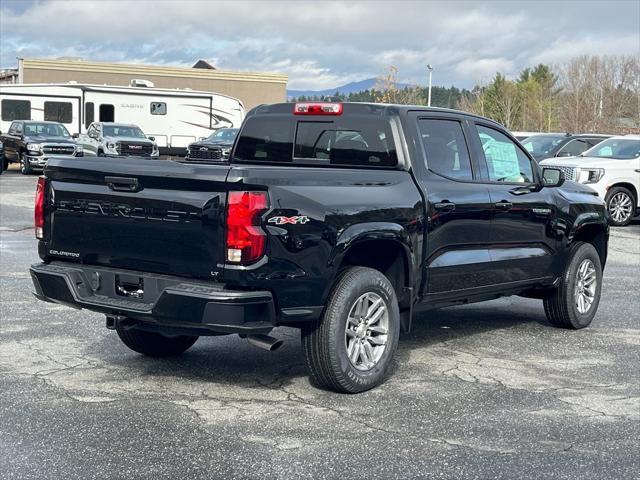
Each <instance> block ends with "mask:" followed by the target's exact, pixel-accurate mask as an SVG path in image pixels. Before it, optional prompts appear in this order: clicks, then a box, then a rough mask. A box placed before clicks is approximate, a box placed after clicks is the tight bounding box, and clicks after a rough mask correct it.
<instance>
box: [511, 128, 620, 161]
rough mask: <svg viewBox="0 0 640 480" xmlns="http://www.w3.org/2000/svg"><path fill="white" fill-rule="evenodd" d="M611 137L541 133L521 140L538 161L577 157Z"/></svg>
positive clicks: (586, 134)
mask: <svg viewBox="0 0 640 480" xmlns="http://www.w3.org/2000/svg"><path fill="white" fill-rule="evenodd" d="M610 137H611V135H598V134H596V133H585V134H580V135H572V134H570V133H566V134H562V133H540V134H538V135H531V136H530V137H526V138H524V139H522V140H520V143H522V145H523V146H524V148H525V149H526V150H527V151H528V152H529V153H530V154H531V156H532V157H533V158H535V159H536V160H537V161H541V160H545V159H547V158H553V157H577V156H578V155H580V154H581V153H582V152H586V151H587V150H589V149H590V148H591V147H593V146H594V145H597V144H599V143H600V142H601V141H603V140H606V139H607V138H610Z"/></svg>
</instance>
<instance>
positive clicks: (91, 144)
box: [77, 122, 160, 157]
mask: <svg viewBox="0 0 640 480" xmlns="http://www.w3.org/2000/svg"><path fill="white" fill-rule="evenodd" d="M77 137H78V141H79V142H80V143H81V144H82V145H83V146H84V151H85V153H86V154H87V155H92V156H98V157H119V156H124V157H127V156H132V155H135V156H137V157H158V156H160V152H159V150H158V145H157V144H156V142H155V138H153V137H147V136H146V135H145V134H144V133H143V132H142V129H141V128H140V127H138V126H137V125H131V124H128V123H111V122H94V123H92V124H91V125H89V128H88V129H87V133H81V134H80V135H78V136H77Z"/></svg>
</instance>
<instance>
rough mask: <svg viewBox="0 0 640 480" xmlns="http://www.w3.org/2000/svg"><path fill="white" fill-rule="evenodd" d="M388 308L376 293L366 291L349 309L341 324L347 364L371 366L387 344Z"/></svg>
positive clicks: (359, 368) (378, 358) (380, 355)
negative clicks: (345, 320)
mask: <svg viewBox="0 0 640 480" xmlns="http://www.w3.org/2000/svg"><path fill="white" fill-rule="evenodd" d="M388 333H389V311H388V309H387V305H386V303H385V302H384V300H383V299H382V297H381V296H380V295H378V294H377V293H373V292H367V293H365V294H364V295H361V296H360V297H359V298H358V299H357V300H356V301H355V302H354V304H353V306H352V307H351V310H349V316H348V317H347V323H346V325H345V346H346V347H347V355H348V357H349V361H350V362H351V364H352V365H353V366H354V367H355V368H356V369H358V370H361V371H367V370H371V369H372V368H373V367H375V365H376V364H377V363H378V362H379V361H380V358H381V357H382V355H383V354H384V351H385V349H386V348H387V339H388Z"/></svg>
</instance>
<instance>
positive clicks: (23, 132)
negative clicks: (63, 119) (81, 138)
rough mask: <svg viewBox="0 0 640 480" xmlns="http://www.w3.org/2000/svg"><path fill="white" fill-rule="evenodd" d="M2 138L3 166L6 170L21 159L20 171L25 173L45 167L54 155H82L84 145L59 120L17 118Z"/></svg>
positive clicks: (0, 137) (0, 139)
mask: <svg viewBox="0 0 640 480" xmlns="http://www.w3.org/2000/svg"><path fill="white" fill-rule="evenodd" d="M0 141H1V142H2V144H3V147H4V152H3V168H4V169H5V170H6V169H7V167H8V165H9V163H11V162H20V171H21V172H22V173H23V174H25V175H27V174H29V173H31V172H32V170H34V169H42V168H44V166H45V165H46V164H47V161H48V160H49V159H51V158H55V157H60V156H70V157H73V156H76V157H81V156H82V155H83V150H82V146H81V145H77V144H76V142H75V141H74V140H73V138H72V137H71V135H70V134H69V131H68V130H67V128H66V127H65V126H64V125H63V124H61V123H58V122H44V121H37V120H18V121H15V122H13V123H12V124H11V126H10V127H9V131H8V132H7V133H6V134H3V135H1V136H0Z"/></svg>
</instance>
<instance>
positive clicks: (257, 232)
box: [227, 192, 269, 265]
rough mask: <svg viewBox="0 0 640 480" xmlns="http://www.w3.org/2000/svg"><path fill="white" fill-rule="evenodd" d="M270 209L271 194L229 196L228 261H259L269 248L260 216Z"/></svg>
mask: <svg viewBox="0 0 640 480" xmlns="http://www.w3.org/2000/svg"><path fill="white" fill-rule="evenodd" d="M268 207H269V197H268V196H267V192H229V201H228V204H227V261H228V262H230V263H237V264H243V265H246V264H249V263H253V262H255V261H256V260H259V259H260V258H261V257H262V256H263V255H264V252H265V249H266V247H267V237H266V236H265V233H264V231H262V229H261V228H260V226H259V225H260V215H262V214H263V213H264V212H265V211H266V210H267V208H268Z"/></svg>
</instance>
